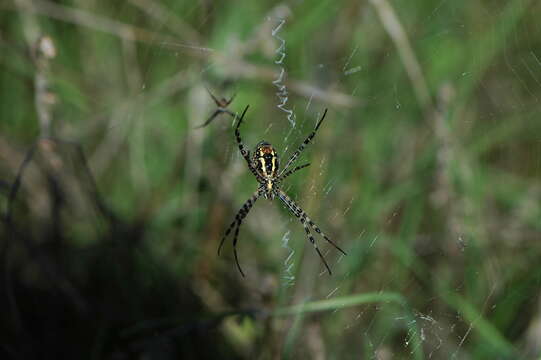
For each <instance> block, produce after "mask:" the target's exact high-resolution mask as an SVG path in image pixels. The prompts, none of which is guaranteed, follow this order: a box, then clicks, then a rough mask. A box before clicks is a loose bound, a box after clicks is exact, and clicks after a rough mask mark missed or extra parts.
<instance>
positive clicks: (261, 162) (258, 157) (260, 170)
mask: <svg viewBox="0 0 541 360" xmlns="http://www.w3.org/2000/svg"><path fill="white" fill-rule="evenodd" d="M247 110H248V106H246V108H245V109H244V111H243V113H242V115H241V116H240V118H239V121H238V122H237V126H236V128H235V137H236V139H237V144H238V145H239V150H240V153H241V155H242V157H244V160H246V163H247V164H248V168H249V169H250V171H251V172H252V174H253V175H254V176H255V178H256V179H257V181H258V182H259V188H258V189H257V191H256V192H255V193H254V194H253V195H252V197H251V198H249V199H248V200H247V201H246V202H245V203H244V205H243V206H242V208H240V210H239V211H238V212H237V215H236V216H235V220H233V222H232V223H231V225H229V228H228V229H227V231H226V232H225V235H224V237H223V238H222V241H221V242H220V246H219V247H218V254H220V250H221V248H222V245H223V244H224V241H225V239H226V238H227V236H228V235H229V234H230V233H231V231H232V230H233V228H235V227H236V228H235V235H234V237H233V253H234V255H235V262H236V263H237V267H238V269H239V271H240V273H241V274H242V276H244V272H242V269H241V267H240V264H239V260H238V256H237V239H238V236H239V230H240V226H241V225H242V220H243V219H244V218H245V217H246V215H248V212H249V211H250V209H251V208H252V206H253V205H254V203H255V202H256V200H257V199H259V198H260V197H261V196H264V197H265V198H267V199H270V200H272V199H274V198H275V197H277V198H279V199H280V201H282V202H283V203H284V205H285V206H286V207H287V209H288V210H289V211H291V213H292V214H293V215H295V216H296V217H297V218H299V220H300V222H301V223H302V225H303V226H304V231H305V232H306V235H307V236H308V240H310V242H311V243H312V245H313V246H314V248H315V249H316V252H317V254H318V255H319V257H320V258H321V260H322V261H323V264H325V267H326V268H327V271H328V272H329V274H331V269H330V268H329V265H328V264H327V262H326V261H325V258H324V257H323V255H321V252H320V251H319V248H318V247H317V244H316V241H315V239H314V237H313V236H312V233H311V232H310V228H312V229H313V230H314V231H315V232H316V233H318V234H320V235H321V236H323V238H324V239H325V240H326V241H327V242H329V243H330V244H331V245H332V246H334V247H335V248H336V249H337V250H338V251H340V252H341V253H343V254H344V255H345V254H346V253H345V252H344V250H342V249H340V248H339V247H338V245H336V244H335V243H334V242H333V241H332V240H331V239H329V238H328V237H327V235H325V234H324V233H323V231H321V229H320V228H319V227H318V226H317V225H316V224H314V222H313V221H312V220H311V219H310V218H309V217H308V215H307V214H306V212H304V210H303V209H301V207H300V206H299V205H297V204H296V203H295V202H294V201H293V200H292V199H291V198H290V197H289V196H287V194H286V193H285V192H284V191H283V190H282V189H280V183H281V182H282V181H283V180H284V179H285V178H287V177H288V176H289V175H291V174H293V173H294V172H296V171H298V170H300V169H303V168H305V167H307V166H308V165H310V164H304V165H299V166H297V167H295V168H294V169H292V170H288V171H286V170H287V169H288V168H289V166H290V165H292V164H293V163H294V162H295V160H297V158H298V157H299V155H300V154H301V152H302V151H303V150H304V148H305V147H306V145H308V144H309V143H310V141H312V138H313V137H314V136H315V135H316V132H317V129H319V126H320V125H321V123H322V122H323V119H324V118H325V115H326V114H327V110H325V112H324V113H323V116H322V117H321V119H320V120H319V121H318V122H317V124H316V128H315V130H314V131H312V133H311V134H310V135H308V137H307V138H306V140H304V142H303V143H302V144H301V145H300V146H299V148H298V149H297V151H295V152H294V153H293V155H291V157H290V158H289V160H288V161H287V163H286V165H285V166H284V168H283V169H282V170H281V171H279V169H280V162H279V159H278V154H277V153H276V151H275V150H274V147H273V146H272V145H271V144H269V143H268V142H266V141H262V142H260V143H259V144H257V146H256V147H255V150H254V154H253V156H252V158H251V159H250V152H249V151H248V150H246V149H245V148H244V144H243V143H242V140H241V138H240V131H239V128H240V124H241V123H242V120H243V119H244V115H245V114H246V111H247Z"/></svg>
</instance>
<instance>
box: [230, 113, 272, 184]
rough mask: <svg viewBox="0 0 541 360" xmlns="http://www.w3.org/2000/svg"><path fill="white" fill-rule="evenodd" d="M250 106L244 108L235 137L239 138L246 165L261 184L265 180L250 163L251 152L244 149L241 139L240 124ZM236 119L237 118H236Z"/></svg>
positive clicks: (238, 142)
mask: <svg viewBox="0 0 541 360" xmlns="http://www.w3.org/2000/svg"><path fill="white" fill-rule="evenodd" d="M249 107H250V105H247V106H246V108H244V111H243V112H242V115H241V116H240V118H239V121H238V122H237V126H236V127H235V137H236V138H237V144H238V145H239V150H240V154H241V155H242V157H243V158H244V160H246V164H248V169H250V171H251V172H252V174H253V175H254V176H255V178H256V179H257V181H259V182H265V179H263V178H262V177H261V175H259V174H258V173H257V171H256V169H255V168H254V167H253V166H252V162H251V161H250V151H248V150H246V149H245V148H244V143H243V142H242V139H241V137H240V130H239V128H240V124H241V123H242V120H243V119H244V114H246V111H247V110H248V108H249ZM235 117H236V116H235Z"/></svg>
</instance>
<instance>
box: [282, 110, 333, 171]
mask: <svg viewBox="0 0 541 360" xmlns="http://www.w3.org/2000/svg"><path fill="white" fill-rule="evenodd" d="M325 115H327V109H325V112H324V113H323V116H322V117H321V119H319V121H318V122H317V124H316V128H315V129H314V131H312V132H311V133H310V135H308V137H307V138H306V140H304V142H303V143H302V144H301V145H300V146H299V148H298V149H297V151H295V152H294V153H293V155H291V157H290V158H289V160H288V161H287V164H286V166H285V167H284V169H283V170H282V173H281V174H283V173H284V171H286V169H287V168H288V167H289V166H290V165H291V164H292V163H293V162H294V161H295V160H297V158H298V157H299V155H300V154H301V153H302V152H303V150H304V148H305V147H306V145H308V144H310V141H312V139H313V138H314V136H315V135H316V132H317V130H318V129H319V126H320V125H321V123H322V122H323V119H325ZM281 174H280V175H281Z"/></svg>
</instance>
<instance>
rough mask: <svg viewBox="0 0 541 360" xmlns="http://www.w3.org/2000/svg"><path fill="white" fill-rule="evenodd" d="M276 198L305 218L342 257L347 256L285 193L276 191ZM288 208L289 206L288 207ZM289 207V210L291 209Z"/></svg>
mask: <svg viewBox="0 0 541 360" xmlns="http://www.w3.org/2000/svg"><path fill="white" fill-rule="evenodd" d="M278 196H279V197H280V199H281V200H282V201H284V202H285V203H286V204H291V207H293V208H294V209H296V211H298V212H299V215H300V217H301V218H302V217H304V218H306V221H307V222H308V224H309V225H310V226H311V227H312V229H314V230H315V231H316V232H317V233H318V234H319V235H321V236H322V237H323V238H324V239H325V240H326V241H327V242H328V243H329V244H331V245H332V246H334V247H335V249H336V250H338V251H340V252H341V253H342V254H344V255H347V254H346V252H345V251H344V250H342V249H341V248H340V247H339V246H338V245H336V244H335V243H334V241H332V240H331V239H329V237H328V236H327V235H325V233H324V232H323V231H321V229H320V228H319V227H318V226H317V225H316V224H315V223H314V222H313V221H312V219H310V217H309V216H308V214H307V213H306V212H305V211H304V210H303V209H301V207H300V206H299V205H297V204H296V203H295V201H293V199H291V198H290V197H289V196H288V195H287V194H286V193H285V192H283V191H282V190H278ZM288 206H289V205H288ZM291 207H290V208H291Z"/></svg>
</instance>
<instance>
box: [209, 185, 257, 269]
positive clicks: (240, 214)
mask: <svg viewBox="0 0 541 360" xmlns="http://www.w3.org/2000/svg"><path fill="white" fill-rule="evenodd" d="M262 194H263V192H262V191H261V190H258V191H256V192H255V193H254V194H253V195H252V197H251V198H249V199H248V200H247V201H246V202H245V203H244V205H242V207H241V208H240V209H239V211H238V212H237V215H235V220H234V221H233V222H232V223H231V225H229V227H228V228H227V230H226V232H225V234H224V236H223V238H222V240H221V241H220V246H218V256H219V255H220V251H221V250H222V246H223V245H224V242H225V239H226V238H227V237H228V236H229V234H230V233H231V231H232V230H233V228H235V226H236V229H235V235H234V237H233V252H234V254H235V262H236V263H237V267H238V269H239V271H240V273H241V274H242V276H244V273H243V272H242V269H241V268H240V264H239V260H238V256H237V239H238V236H239V231H240V226H241V225H242V220H243V219H244V218H245V217H246V215H248V212H249V211H250V209H251V208H252V206H254V204H255V202H256V201H257V199H258V198H259V197H260V196H261V195H262Z"/></svg>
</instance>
